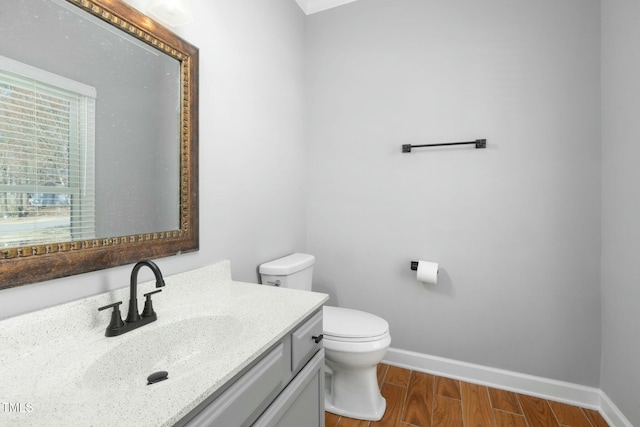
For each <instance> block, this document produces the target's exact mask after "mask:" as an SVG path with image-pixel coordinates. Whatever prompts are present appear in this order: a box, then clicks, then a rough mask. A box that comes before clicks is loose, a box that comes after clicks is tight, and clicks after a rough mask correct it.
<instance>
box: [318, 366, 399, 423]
mask: <svg viewBox="0 0 640 427" xmlns="http://www.w3.org/2000/svg"><path fill="white" fill-rule="evenodd" d="M329 377H330V378H329V379H328V381H327V386H328V390H325V398H324V409H325V411H327V412H331V413H333V414H336V415H341V416H345V417H349V418H355V419H358V420H367V421H379V420H380V419H381V418H382V416H383V415H384V412H385V410H386V409H387V401H386V400H385V399H384V397H382V395H381V394H380V389H379V388H378V380H377V375H376V367H375V366H373V367H367V368H364V369H350V370H345V371H340V370H335V369H334V370H333V373H332V374H330V375H329Z"/></svg>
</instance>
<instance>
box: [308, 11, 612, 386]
mask: <svg viewBox="0 0 640 427" xmlns="http://www.w3.org/2000/svg"><path fill="white" fill-rule="evenodd" d="M599 11H600V3H599V1H597V0H590V1H585V0H567V1H562V2H558V1H555V0H543V1H529V2H513V1H511V0H486V1H482V2H478V1H476V0H448V1H424V0H366V1H360V2H355V3H351V4H348V5H345V6H343V7H340V8H337V9H333V10H329V11H327V12H323V13H319V14H316V15H312V16H310V17H309V19H308V23H307V43H308V45H307V51H308V52H309V56H308V69H307V73H308V86H309V91H310V92H309V105H310V107H309V118H310V119H309V120H310V121H309V123H310V125H309V141H310V148H309V158H310V186H309V194H308V209H307V218H308V247H307V249H308V251H309V252H310V253H313V254H315V255H316V257H317V258H316V259H317V264H316V269H315V273H314V275H315V276H314V277H315V283H314V285H315V287H316V289H317V290H322V291H327V292H330V293H331V295H332V297H333V299H332V301H331V302H332V303H334V304H339V305H341V306H347V307H352V308H358V309H364V310H367V311H370V312H373V313H376V314H379V315H381V316H383V317H384V318H385V319H387V320H388V321H389V323H390V327H391V335H392V344H391V345H392V346H393V347H397V348H400V349H405V350H412V351H416V352H420V353H426V354H432V355H437V356H442V357H447V358H452V359H455V360H460V361H466V362H473V363H478V364H481V365H486V366H493V367H497V368H503V369H509V370H514V371H517V372H522V373H528V374H533V375H539V376H543V377H549V378H554V379H558V380H565V381H570V382H573V383H578V384H584V385H589V386H598V384H599V364H600V250H599V248H600V172H599V170H600V127H599V121H600V110H599V101H600V99H599V79H600V56H599V49H598V47H599V43H600V42H599V37H600V33H599V16H600V15H599ZM476 138H487V139H488V148H487V149H486V150H475V149H473V148H466V147H465V148H455V149H417V150H415V152H414V153H412V154H402V153H401V145H402V144H407V143H413V144H424V143H436V142H447V141H467V140H474V139H476ZM412 259H426V260H433V261H437V262H439V263H440V266H441V271H440V278H439V283H438V285H437V286H426V285H423V284H421V283H419V282H417V281H416V279H415V273H412V272H411V271H410V269H409V261H410V260H412Z"/></svg>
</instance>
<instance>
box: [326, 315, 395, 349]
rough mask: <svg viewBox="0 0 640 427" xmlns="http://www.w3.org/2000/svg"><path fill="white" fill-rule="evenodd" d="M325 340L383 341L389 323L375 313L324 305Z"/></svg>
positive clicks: (352, 341)
mask: <svg viewBox="0 0 640 427" xmlns="http://www.w3.org/2000/svg"><path fill="white" fill-rule="evenodd" d="M322 315H323V325H322V329H323V334H324V337H325V340H332V341H339V342H349V343H355V342H374V341H383V340H385V339H386V338H387V337H388V336H389V323H387V321H386V320H384V319H382V318H381V317H378V316H376V315H375V314H371V313H366V312H364V311H359V310H353V309H349V308H342V307H330V306H324V307H323V308H322Z"/></svg>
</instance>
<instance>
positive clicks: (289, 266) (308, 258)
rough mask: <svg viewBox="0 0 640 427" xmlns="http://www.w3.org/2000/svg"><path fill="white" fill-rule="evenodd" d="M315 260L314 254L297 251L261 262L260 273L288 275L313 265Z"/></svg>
mask: <svg viewBox="0 0 640 427" xmlns="http://www.w3.org/2000/svg"><path fill="white" fill-rule="evenodd" d="M314 262H315V257H314V256H313V255H309V254H301V253H295V254H291V255H289V256H286V257H284V258H278V259H275V260H273V261H269V262H265V263H264V264H261V265H260V274H270V275H272V276H286V275H288V274H293V273H297V272H298V271H300V270H304V269H305V268H308V267H311V266H312V265H313V263H314Z"/></svg>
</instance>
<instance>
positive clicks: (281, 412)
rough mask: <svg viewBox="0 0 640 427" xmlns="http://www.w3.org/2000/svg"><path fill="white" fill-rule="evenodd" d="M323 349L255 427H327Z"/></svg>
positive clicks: (259, 419)
mask: <svg viewBox="0 0 640 427" xmlns="http://www.w3.org/2000/svg"><path fill="white" fill-rule="evenodd" d="M323 367H324V350H322V349H321V350H320V351H318V353H316V355H315V356H314V357H313V358H312V359H311V360H310V361H309V363H307V365H306V366H305V367H304V368H303V369H302V370H301V371H300V373H299V374H298V375H297V376H296V377H295V378H294V379H293V380H292V381H291V382H290V383H289V385H288V386H287V388H285V389H284V390H283V391H282V393H280V395H279V396H278V398H277V399H276V400H275V401H274V402H273V403H272V404H271V406H269V408H267V410H266V411H265V412H264V413H263V414H262V415H261V416H260V418H258V420H257V421H256V422H255V423H254V424H253V427H301V426H304V427H324V370H323Z"/></svg>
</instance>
